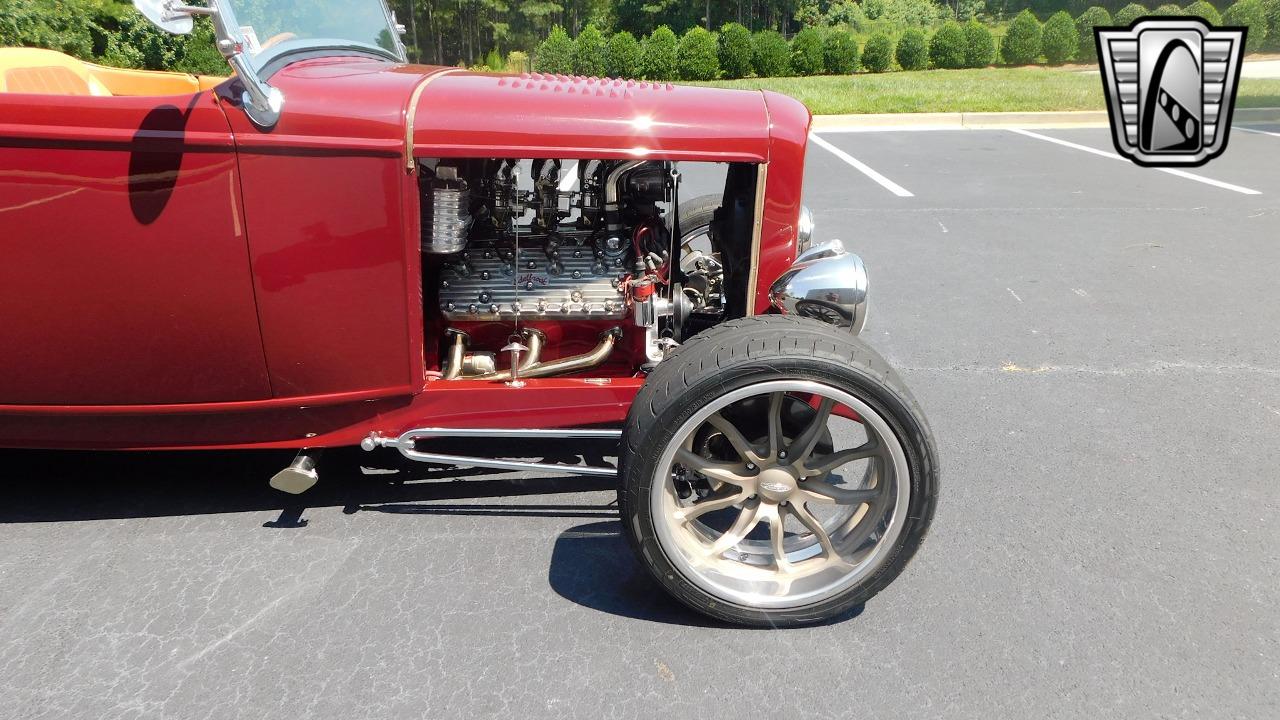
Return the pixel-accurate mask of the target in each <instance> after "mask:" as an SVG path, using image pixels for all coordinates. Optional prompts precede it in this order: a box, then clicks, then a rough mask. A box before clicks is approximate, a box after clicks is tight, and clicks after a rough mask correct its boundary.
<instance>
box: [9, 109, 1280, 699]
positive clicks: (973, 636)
mask: <svg viewBox="0 0 1280 720" xmlns="http://www.w3.org/2000/svg"><path fill="white" fill-rule="evenodd" d="M1254 130H1255V132H1245V131H1243V130H1241V129H1236V130H1235V131H1234V132H1233V133H1232V136H1231V139H1230V144H1229V147H1228V150H1227V151H1226V153H1225V155H1223V156H1222V157H1221V158H1219V159H1217V160H1214V161H1213V162H1211V163H1210V164H1209V165H1207V166H1205V167H1203V168H1198V169H1193V170H1190V171H1187V172H1179V173H1169V172H1163V171H1160V170H1153V169H1144V168H1139V167H1136V166H1134V165H1132V164H1130V163H1129V162H1127V161H1122V160H1119V159H1117V158H1115V157H1113V155H1114V149H1113V148H1112V147H1111V143H1110V139H1109V137H1108V135H1107V131H1106V130H1104V129H1076V130H1043V129H1036V130H1033V131H1029V134H1028V133H1024V132H1017V131H1012V130H956V131H938V132H924V131H920V132H856V133H855V132H851V133H829V134H824V135H823V136H822V140H823V141H824V144H816V145H814V146H813V147H812V148H811V150H810V156H809V162H808V171H807V175H806V180H805V200H806V203H807V204H809V205H810V206H811V207H812V208H813V210H814V213H815V216H816V221H817V233H816V235H817V236H818V237H819V238H820V239H825V238H829V237H840V238H842V239H843V240H844V241H845V242H846V245H847V246H848V247H850V248H851V249H853V250H855V251H856V252H858V253H859V254H861V255H862V257H863V259H864V260H865V261H866V264H867V266H868V268H869V271H870V276H871V288H872V292H871V314H870V320H869V322H868V324H867V328H866V331H865V332H864V337H865V339H866V340H867V341H868V342H869V343H871V344H872V345H874V346H875V347H876V348H877V349H878V350H880V351H881V352H882V353H883V354H884V355H885V356H886V357H887V358H888V359H889V360H890V361H891V362H892V363H893V364H894V365H896V366H897V367H898V368H899V369H900V370H901V373H902V375H903V377H904V378H905V380H906V381H907V383H908V384H909V385H910V387H911V388H912V389H913V391H914V392H915V394H916V395H917V397H918V399H919V400H920V403H921V405H922V406H923V407H924V408H925V411H926V412H927V413H928V416H929V419H930V422H931V424H932V426H933V429H934V431H935V433H936V435H937V440H938V443H939V450H940V453H941V459H942V467H943V477H942V494H941V498H940V500H939V505H938V512H937V516H936V519H935V521H934V525H933V530H932V532H931V534H930V536H929V537H928V539H927V540H926V542H925V544H924V546H923V548H922V549H921V551H920V552H919V554H918V555H917V556H916V559H915V560H914V561H913V562H912V564H911V565H910V566H909V567H908V568H907V570H906V572H905V573H904V574H903V575H902V576H901V577H900V578H899V579H898V580H897V581H896V582H895V583H894V584H892V585H891V586H890V587H889V588H888V589H887V590H885V591H884V592H882V593H881V594H880V595H878V596H877V597H876V598H874V599H873V600H872V601H871V602H869V603H867V604H866V606H865V607H864V608H863V609H862V610H861V612H859V613H857V614H855V615H854V616H852V617H848V618H845V619H843V620H842V621H840V622H837V623H833V624H830V625H826V626H822V627H815V628H808V629H803V630H789V631H768V630H763V631H762V630H746V629H740V628H734V627H727V626H723V625H719V624H717V623H714V622H712V621H709V620H706V619H704V618H702V617H701V616H699V615H696V614H694V613H692V612H689V611H686V610H685V609H683V608H682V607H681V606H679V605H677V604H676V603H675V602H674V601H671V600H669V599H667V597H666V596H665V595H664V594H663V593H662V591H661V590H660V589H659V588H658V587H657V586H656V585H655V584H654V583H652V582H651V581H650V580H649V579H648V578H647V577H646V576H645V575H644V573H643V571H642V569H641V568H640V567H639V566H638V564H637V563H636V562H635V560H633V559H632V556H631V554H630V552H629V551H628V549H627V548H626V545H625V542H624V540H623V539H622V537H621V535H620V534H619V530H620V528H619V523H618V519H617V513H616V509H615V507H614V505H613V499H614V498H613V492H612V488H611V486H610V483H609V482H607V481H601V480H597V479H583V478H555V477H550V478H548V477H545V476H516V475H504V474H501V473H494V474H485V473H482V472H478V471H473V470H458V469H449V468H432V467H427V466H416V465H411V464H405V463H401V462H397V461H396V460H395V459H394V458H392V457H389V456H380V457H374V456H370V455H365V454H363V453H360V452H359V451H352V452H344V453H336V454H334V455H331V456H330V457H329V458H328V459H327V461H326V462H327V465H328V467H327V468H326V473H327V474H326V477H325V479H324V480H323V481H322V483H321V484H320V486H318V487H317V488H316V489H315V490H314V491H312V494H309V495H306V496H303V497H302V498H301V499H300V500H296V501H295V500H288V499H285V498H283V497H282V496H280V495H278V494H276V493H274V492H272V491H270V490H269V489H267V487H266V482H265V481H266V479H267V478H268V477H269V476H270V474H271V473H272V472H274V471H275V470H276V469H278V468H279V467H281V466H283V464H284V463H285V462H287V460H288V459H289V458H288V455H287V454H285V455H281V454H279V453H196V454H110V453H49V452H2V453H0V467H3V468H4V477H5V482H4V483H3V484H0V493H3V494H4V496H3V499H2V500H3V501H2V502H0V548H3V550H2V551H0V717H4V718H14V719H15V720H16V719H25V718H59V719H63V718H94V719H95V720H99V719H101V720H106V719H108V718H111V719H114V718H183V719H187V718H210V719H217V720H223V719H233V718H253V719H255V720H258V719H261V718H284V717H299V718H309V719H316V720H321V719H327V718H340V719H341V720H353V719H356V718H433V719H434V718H485V717H521V718H525V717H538V718H541V717H547V718H557V719H567V718H584V719H590V720H603V719H605V718H624V717H636V718H654V717H664V718H692V717H718V716H723V715H732V716H759V717H765V716H768V717H786V718H810V717H812V718H836V717H859V718H861V717H875V718H921V717H927V718H972V717H1009V718H1023V717H1035V718H1042V717H1061V718H1080V717H1099V718H1121V717H1123V718H1139V717H1141V718H1148V717H1190V718H1236V717H1239V718H1273V717H1277V716H1280V608H1278V607H1277V602H1276V595H1277V588H1280V520H1277V512H1278V511H1280V482H1278V480H1280V477H1278V476H1280V473H1278V472H1277V469H1276V468H1277V461H1278V460H1280V359H1278V358H1280V126H1272V127H1265V126H1263V127H1257V128H1254ZM1268 132H1269V133H1272V134H1266V133H1268ZM851 161H852V162H851ZM868 171H869V172H868ZM699 172H701V171H698V170H690V171H689V172H688V173H687V174H688V176H689V178H690V182H689V190H688V192H689V194H690V196H692V195H693V194H696V193H697V192H698V188H699V187H700V185H699V183H702V186H705V187H710V185H711V183H709V182H707V181H706V180H705V176H703V175H699ZM700 177H701V178H702V179H701V180H700V179H699V178H700ZM895 188H896V189H895Z"/></svg>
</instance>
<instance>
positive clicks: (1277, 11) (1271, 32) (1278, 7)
mask: <svg viewBox="0 0 1280 720" xmlns="http://www.w3.org/2000/svg"><path fill="white" fill-rule="evenodd" d="M1262 7H1263V8H1264V9H1265V10H1266V13H1267V37H1266V43H1265V44H1266V46H1267V47H1269V48H1272V49H1275V50H1280V0H1262Z"/></svg>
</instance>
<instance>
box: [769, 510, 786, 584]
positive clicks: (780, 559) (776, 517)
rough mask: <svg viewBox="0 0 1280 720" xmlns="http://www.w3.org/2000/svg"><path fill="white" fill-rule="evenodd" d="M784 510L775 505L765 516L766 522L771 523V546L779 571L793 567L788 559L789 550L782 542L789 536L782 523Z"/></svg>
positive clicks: (775, 564) (774, 561)
mask: <svg viewBox="0 0 1280 720" xmlns="http://www.w3.org/2000/svg"><path fill="white" fill-rule="evenodd" d="M782 512H783V510H782V508H781V507H776V506H775V507H774V508H773V510H772V511H771V512H769V514H768V515H767V516H766V517H765V522H767V523H769V547H770V548H771V549H772V550H773V564H774V566H775V567H777V569H778V571H779V572H787V571H789V570H790V569H791V563H790V562H788V561H787V551H786V549H785V548H784V547H783V544H782V541H783V540H785V539H786V536H787V531H786V529H785V528H784V527H783V524H782Z"/></svg>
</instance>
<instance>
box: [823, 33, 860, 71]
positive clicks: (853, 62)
mask: <svg viewBox="0 0 1280 720" xmlns="http://www.w3.org/2000/svg"><path fill="white" fill-rule="evenodd" d="M822 64H823V66H824V67H825V68H826V70H827V73H829V74H831V75H848V74H850V73H854V72H857V70H858V41H857V40H854V39H853V36H852V35H850V34H849V33H847V32H844V31H842V30H832V31H830V32H828V33H827V37H826V38H824V39H823V41H822Z"/></svg>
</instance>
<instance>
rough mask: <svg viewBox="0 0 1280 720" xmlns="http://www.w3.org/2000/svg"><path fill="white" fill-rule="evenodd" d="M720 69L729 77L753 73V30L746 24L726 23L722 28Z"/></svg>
mask: <svg viewBox="0 0 1280 720" xmlns="http://www.w3.org/2000/svg"><path fill="white" fill-rule="evenodd" d="M719 49H720V70H721V71H723V72H724V76H725V77H727V78H743V77H746V76H748V75H750V74H751V54H752V45H751V31H750V30H748V29H747V28H746V26H745V25H740V24H738V23H735V22H731V23H725V24H724V26H723V27H721V28H720V48H719Z"/></svg>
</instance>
